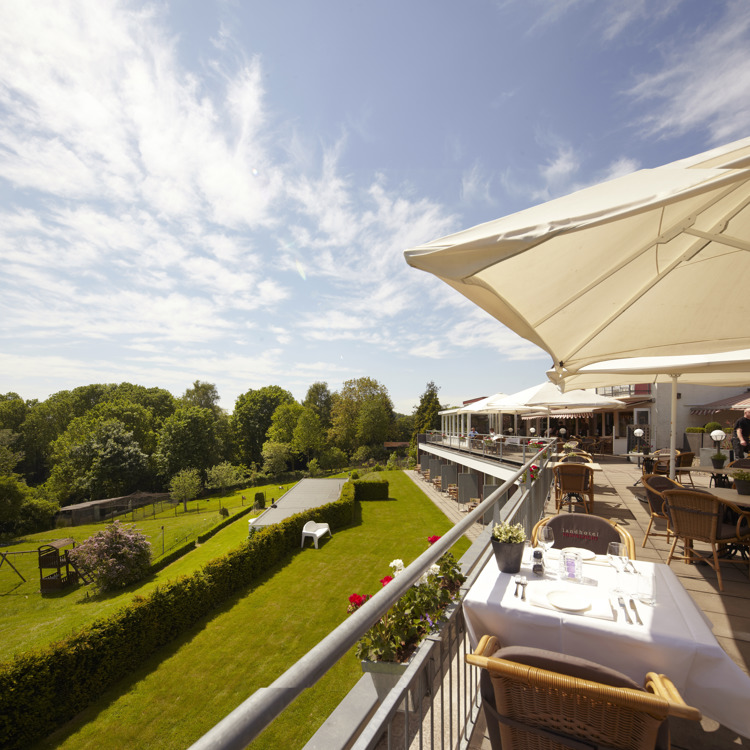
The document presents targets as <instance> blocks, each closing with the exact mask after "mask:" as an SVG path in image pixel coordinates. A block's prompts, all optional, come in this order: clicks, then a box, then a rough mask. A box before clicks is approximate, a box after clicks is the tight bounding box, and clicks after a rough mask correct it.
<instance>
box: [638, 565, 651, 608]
mask: <svg viewBox="0 0 750 750" xmlns="http://www.w3.org/2000/svg"><path fill="white" fill-rule="evenodd" d="M637 578H638V581H637V584H636V586H637V588H636V596H637V597H638V600H639V601H641V602H643V603H644V604H648V606H649V607H653V606H654V604H656V576H653V575H651V574H650V573H638V577H637Z"/></svg>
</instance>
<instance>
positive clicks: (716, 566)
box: [711, 544, 724, 592]
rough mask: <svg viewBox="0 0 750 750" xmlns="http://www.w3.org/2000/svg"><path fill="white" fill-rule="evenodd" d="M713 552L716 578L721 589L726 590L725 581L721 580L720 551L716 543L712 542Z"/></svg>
mask: <svg viewBox="0 0 750 750" xmlns="http://www.w3.org/2000/svg"><path fill="white" fill-rule="evenodd" d="M711 552H712V553H713V556H714V570H715V571H716V580H717V582H718V584H719V591H722V592H723V591H724V583H723V582H722V580H721V568H720V567H719V553H718V552H717V551H716V545H715V544H711Z"/></svg>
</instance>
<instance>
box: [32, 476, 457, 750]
mask: <svg viewBox="0 0 750 750" xmlns="http://www.w3.org/2000/svg"><path fill="white" fill-rule="evenodd" d="M384 476H386V477H387V478H388V480H389V481H390V483H391V484H390V495H391V500H389V501H381V502H368V503H362V505H361V510H362V517H361V523H359V524H357V525H356V526H353V527H351V528H348V529H343V530H337V529H333V538H332V539H325V540H324V541H323V542H322V543H321V546H320V549H319V550H315V549H314V548H311V547H308V548H306V549H305V550H304V551H300V552H299V553H295V554H294V555H292V556H291V557H290V558H289V559H288V560H286V561H285V562H284V563H283V564H281V565H279V566H278V567H277V568H275V569H274V570H272V571H270V572H269V573H268V575H267V576H266V577H265V578H264V579H263V580H261V581H259V582H258V583H257V584H256V585H255V586H253V587H252V588H250V589H249V590H248V591H246V592H245V593H243V594H242V595H240V596H238V597H236V598H235V599H234V600H232V601H231V602H228V603H227V604H226V606H224V607H223V608H222V609H221V611H219V612H217V613H216V614H215V615H214V616H212V617H210V618H207V619H206V620H205V621H203V622H202V623H200V625H199V626H197V627H196V628H194V629H192V630H191V631H190V632H188V633H186V634H185V635H184V636H183V637H182V638H181V639H179V641H178V642H176V643H174V644H172V645H171V646H170V647H168V648H166V649H164V650H163V651H162V652H161V653H160V654H159V655H158V657H154V658H152V659H149V660H147V661H146V662H145V663H144V664H143V665H142V667H141V668H140V669H139V670H138V671H137V672H136V673H135V674H133V675H131V677H130V678H128V679H126V680H124V681H123V682H122V683H120V684H119V685H118V686H117V688H115V689H112V690H110V691H108V692H107V693H106V694H105V695H103V696H102V698H101V700H100V701H98V702H97V703H96V704H95V705H93V706H91V707H89V709H87V710H86V711H84V712H83V713H82V714H80V715H79V716H78V717H77V718H76V719H75V720H73V721H72V722H70V723H69V724H68V725H67V726H66V727H64V728H62V729H61V730H59V731H58V732H56V733H55V734H54V735H52V736H51V737H50V738H48V739H47V740H46V741H44V742H42V743H40V744H39V745H38V748H40V749H41V748H62V749H64V748H71V749H72V748H76V749H79V748H91V749H92V750H94V749H96V750H98V748H101V747H102V746H103V744H102V743H103V739H102V738H106V746H107V748H111V749H112V750H117V749H119V748H123V750H124V749H125V748H133V747H137V748H143V749H146V748H155V749H156V748H158V749H159V750H168V749H169V748H174V749H175V750H178V749H179V750H183V749H184V748H185V747H188V746H189V745H190V744H192V743H193V742H195V740H197V739H198V738H199V737H200V736H201V735H202V734H204V733H205V732H206V731H207V730H208V729H210V728H211V727H212V726H213V725H214V724H216V723H217V722H218V721H219V720H220V719H221V718H223V717H224V716H225V715H226V714H228V713H229V712H230V711H232V710H233V709H234V708H235V707H236V706H237V705H239V704H240V703H241V702H242V701H243V700H245V698H247V697H248V696H249V695H251V694H252V693H253V692H254V691H255V690H256V689H258V688H259V687H262V686H265V685H268V684H270V683H271V682H272V681H273V680H274V679H275V678H276V677H278V676H279V675H280V674H281V673H282V672H283V671H284V670H285V669H286V668H287V667H288V666H290V665H291V664H292V663H293V662H294V661H296V660H297V659H298V658H300V657H301V656H302V655H303V654H305V653H306V652H307V651H308V650H309V649H310V648H311V647H312V646H314V645H315V644H316V643H317V642H318V641H320V640H321V639H322V638H323V637H324V636H325V635H326V634H327V633H329V632H330V631H331V630H332V629H333V628H334V627H335V626H336V625H337V624H338V623H339V622H341V621H342V620H343V619H344V618H345V617H346V606H347V603H348V602H347V600H348V597H349V595H350V594H351V593H352V592H354V591H357V592H359V593H375V591H377V589H378V588H379V587H380V584H379V579H380V578H382V577H383V576H384V575H385V574H386V573H388V572H390V571H389V568H388V563H389V562H390V561H391V560H392V559H394V558H396V557H400V558H402V559H403V560H404V562H405V563H407V564H408V563H409V562H410V561H411V560H413V559H414V558H415V557H417V556H418V555H419V554H420V553H422V552H423V551H424V550H425V549H426V547H427V537H428V536H430V535H432V534H442V533H445V532H446V531H447V530H448V529H449V528H450V526H451V524H450V521H449V520H448V519H447V518H446V517H445V516H444V515H443V514H442V513H441V512H440V510H439V509H438V508H436V507H435V505H434V504H433V503H431V502H430V501H429V499H428V498H427V497H426V496H425V495H424V493H422V491H421V490H420V489H419V488H418V487H417V486H416V485H414V483H413V482H412V481H411V480H410V479H409V478H408V477H406V476H405V475H404V474H403V473H402V472H384ZM242 525H243V524H233V525H232V526H230V527H229V528H227V529H226V530H225V531H222V532H220V533H219V534H217V535H216V536H215V537H213V538H212V539H211V540H209V541H208V542H207V543H206V544H205V545H203V546H202V547H201V548H200V550H198V551H196V553H193V554H194V555H201V556H202V558H203V559H205V560H208V559H210V558H211V557H215V556H216V555H217V554H219V553H220V552H221V551H223V550H224V549H226V548H227V547H228V546H231V545H233V544H236V543H239V541H240V539H241V537H240V536H239V535H237V529H235V527H240V526H242ZM225 536H226V537H227V539H229V540H230V541H229V542H227V541H226V540H225V538H224V537H225ZM468 546H469V543H468V542H467V541H466V540H461V541H460V542H459V543H458V544H457V545H456V547H455V548H454V552H455V554H456V556H457V557H459V556H460V555H461V554H463V552H464V551H465V550H466V549H467V548H468ZM191 557H192V555H191ZM167 571H171V567H170V568H168V569H167ZM167 571H163V572H165V573H166V572H167ZM360 676H361V671H360V668H359V664H358V662H357V661H356V659H355V658H354V655H353V652H352V653H350V654H348V655H347V656H346V657H345V658H344V659H342V660H341V661H340V662H339V664H338V665H337V666H336V667H335V668H334V669H333V670H331V672H329V674H328V675H326V677H324V678H323V679H322V680H321V681H320V682H319V683H318V684H317V685H315V686H314V687H312V688H310V689H308V690H307V691H306V692H305V693H304V694H303V695H302V696H301V697H300V698H299V699H298V700H297V701H296V702H295V703H294V704H293V705H292V706H291V707H290V708H289V709H288V710H287V711H286V712H285V713H284V714H283V715H282V716H281V717H280V718H279V719H278V720H277V721H276V722H275V723H274V724H273V725H272V726H271V727H269V729H268V730H267V731H266V732H265V733H264V734H263V735H262V736H261V737H259V738H258V739H257V740H256V741H255V742H254V743H253V745H252V747H253V748H274V749H276V748H285V750H286V749H287V748H298V747H302V745H304V744H305V742H306V741H307V740H308V739H309V737H310V736H312V734H313V733H314V731H315V730H316V729H317V727H318V726H319V725H320V724H321V723H322V722H323V720H324V719H325V717H326V716H328V714H329V713H330V712H331V711H332V710H333V708H334V707H335V706H336V705H337V704H338V703H339V702H340V701H341V699H342V698H343V697H344V696H345V695H346V693H347V692H348V691H349V690H350V689H351V687H352V686H353V685H354V684H355V683H356V681H357V679H359V677H360Z"/></svg>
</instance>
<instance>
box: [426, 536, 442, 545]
mask: <svg viewBox="0 0 750 750" xmlns="http://www.w3.org/2000/svg"><path fill="white" fill-rule="evenodd" d="M438 539H440V537H439V536H428V537H427V541H428V542H429V543H430V544H431V545H432V544H435V542H436V541H437V540H438Z"/></svg>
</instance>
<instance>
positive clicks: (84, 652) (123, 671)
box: [0, 482, 355, 749]
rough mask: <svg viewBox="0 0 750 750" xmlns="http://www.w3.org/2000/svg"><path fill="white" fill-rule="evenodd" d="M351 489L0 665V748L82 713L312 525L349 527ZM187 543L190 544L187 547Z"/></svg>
mask: <svg viewBox="0 0 750 750" xmlns="http://www.w3.org/2000/svg"><path fill="white" fill-rule="evenodd" d="M354 494H355V489H354V487H353V485H352V483H351V482H347V483H346V484H345V485H344V488H343V490H342V493H341V497H340V498H339V500H337V501H336V502H333V503H329V504H328V505H325V506H323V507H322V508H317V509H316V510H315V511H311V512H307V513H299V514H297V515H295V516H292V517H291V518H288V519H286V520H284V521H282V522H281V523H278V524H275V525H273V526H268V527H266V528H264V529H259V530H257V531H256V532H255V533H254V534H253V535H252V538H250V539H248V540H247V541H246V542H245V543H243V544H242V545H241V546H239V547H237V548H236V549H234V550H232V551H230V552H228V553H227V554H225V555H223V556H222V557H219V558H217V559H216V560H212V561H210V562H209V563H207V564H206V565H205V566H204V567H203V568H202V569H201V570H199V571H196V572H195V573H193V574H192V575H190V576H182V577H180V578H178V579H176V580H174V581H169V582H168V583H166V584H165V585H163V586H160V587H158V588H157V589H155V590H154V591H153V592H152V593H151V594H149V595H148V596H145V597H140V596H136V597H135V598H134V600H133V602H132V603H131V604H130V605H128V606H126V607H123V608H122V609H121V610H119V611H118V612H116V613H115V614H113V615H112V616H111V617H108V618H104V619H101V620H97V621H96V622H94V623H93V624H92V625H91V626H90V627H88V628H84V629H82V630H81V631H79V632H77V633H75V634H74V635H72V636H70V637H69V638H67V639H65V640H63V641H59V642H57V643H55V644H52V645H50V646H48V647H46V648H44V649H39V650H32V651H29V652H27V653H24V654H21V655H19V656H17V657H16V658H14V659H12V660H10V661H8V662H5V663H4V664H0V747H3V748H9V749H10V748H21V747H28V746H29V745H30V744H31V743H33V742H34V741H35V740H37V739H39V738H40V737H43V736H45V735H47V734H49V733H50V732H52V731H53V730H54V729H55V728H56V727H58V726H60V725H61V724H63V723H64V722H66V721H68V720H69V719H70V718H72V717H73V716H75V714H77V713H78V712H79V711H81V710H83V709H84V708H86V706H88V705H89V704H90V703H91V702H92V701H93V700H95V699H96V698H98V697H99V696H101V694H102V693H103V692H104V691H105V690H106V689H108V688H109V687H110V686H111V685H113V684H114V683H115V682H116V681H117V680H119V679H121V678H122V677H124V676H125V675H127V674H128V673H130V672H132V671H133V670H134V669H136V668H137V667H138V666H139V665H140V664H141V663H142V662H143V661H144V660H145V659H147V658H148V657H149V656H150V655H151V654H153V653H154V652H156V651H157V650H158V649H159V648H161V647H163V646H164V645H166V644H167V643H169V642H170V641H171V640H173V639H174V638H176V637H177V636H179V635H181V634H182V633H184V632H185V630H187V629H188V628H190V627H192V626H193V625H195V624H196V623H197V622H198V621H199V620H200V619H201V618H203V617H205V616H206V615H208V614H210V613H211V611H212V610H214V609H215V608H216V607H217V606H219V605H220V604H222V603H223V602H225V601H226V600H227V599H228V598H229V597H230V596H232V595H233V594H235V593H236V592H238V591H240V590H242V589H243V588H244V587H246V586H247V585H249V584H250V583H252V581H253V580H255V579H257V578H258V577H259V576H260V575H262V574H263V573H265V572H266V571H267V570H269V569H270V568H272V567H273V566H274V565H276V564H277V563H278V562H280V561H281V560H283V559H284V558H285V557H287V556H288V555H290V554H292V553H295V552H298V551H299V540H300V537H301V534H302V527H303V526H304V525H305V523H306V522H307V521H310V520H313V516H314V517H315V520H316V521H322V522H325V523H329V524H330V525H331V526H332V527H333V528H335V529H341V528H344V527H345V526H348V525H350V524H351V523H352V520H353V515H354ZM190 544H191V545H192V542H191V543H190Z"/></svg>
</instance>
